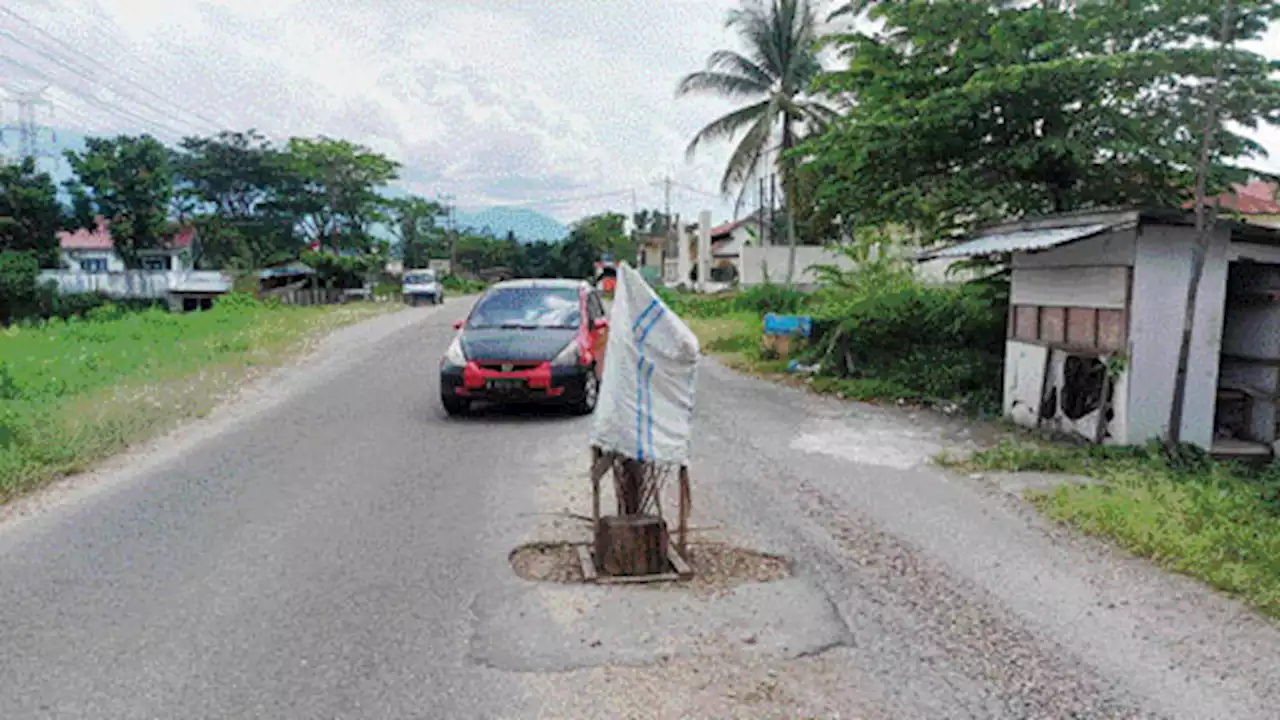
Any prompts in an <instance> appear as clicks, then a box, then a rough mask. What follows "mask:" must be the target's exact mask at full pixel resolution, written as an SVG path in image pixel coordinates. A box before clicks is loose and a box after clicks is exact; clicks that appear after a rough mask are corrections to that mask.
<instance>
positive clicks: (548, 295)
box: [467, 287, 582, 329]
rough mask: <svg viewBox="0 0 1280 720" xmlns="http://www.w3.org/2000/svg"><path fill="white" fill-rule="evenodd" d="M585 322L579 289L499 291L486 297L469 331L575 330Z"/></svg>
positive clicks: (468, 323)
mask: <svg viewBox="0 0 1280 720" xmlns="http://www.w3.org/2000/svg"><path fill="white" fill-rule="evenodd" d="M580 322H582V310H581V308H580V307H579V303H578V290H577V288H539V287H523V288H500V289H497V290H494V291H493V292H491V293H489V294H488V295H486V296H485V297H484V298H483V299H482V300H481V301H480V302H479V303H477V304H476V309H475V310H474V311H472V313H471V319H470V320H469V321H468V322H467V327H470V328H477V329H480V328H521V329H538V328H576V327H578V324H579V323H580Z"/></svg>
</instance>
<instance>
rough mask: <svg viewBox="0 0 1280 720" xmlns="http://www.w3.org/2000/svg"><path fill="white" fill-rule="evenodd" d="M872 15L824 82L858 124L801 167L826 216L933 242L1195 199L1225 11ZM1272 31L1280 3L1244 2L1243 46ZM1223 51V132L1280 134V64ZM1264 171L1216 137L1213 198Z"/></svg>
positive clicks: (1118, 7)
mask: <svg viewBox="0 0 1280 720" xmlns="http://www.w3.org/2000/svg"><path fill="white" fill-rule="evenodd" d="M862 5H872V7H871V9H870V10H869V11H868V12H869V14H870V17H871V19H872V20H874V21H875V23H874V24H877V25H879V26H880V27H879V29H878V30H874V31H872V30H863V31H856V32H853V33H851V34H849V35H845V36H841V37H838V38H834V39H833V44H834V45H835V46H836V47H838V48H839V49H840V50H841V51H842V52H843V53H844V56H845V57H846V58H848V64H847V66H846V67H845V68H843V69H841V70H839V71H837V72H832V73H827V74H825V75H824V76H823V77H821V78H820V79H819V81H818V83H817V87H818V88H819V89H821V90H822V91H825V92H828V93H830V94H832V95H835V96H839V97H841V98H843V99H844V100H846V101H848V102H849V103H850V105H851V108H852V109H851V110H850V111H849V113H848V114H847V116H845V117H844V118H842V119H841V120H840V121H838V122H836V123H834V124H833V125H832V126H831V127H830V128H829V129H828V130H827V131H826V132H824V133H823V134H821V135H819V136H817V137H815V138H812V139H811V140H810V141H808V142H807V143H805V144H804V145H802V146H801V147H799V148H798V149H796V150H795V151H793V153H792V154H791V155H792V157H794V158H797V159H804V160H805V161H807V162H808V163H809V167H808V170H809V171H811V172H812V173H814V175H815V176H816V177H818V178H821V181H820V184H819V187H818V189H817V193H816V201H817V202H818V203H819V204H820V206H822V208H823V210H824V211H825V212H827V213H829V214H830V215H832V216H840V217H841V218H842V219H843V220H844V222H845V223H846V224H847V225H850V226H879V225H885V224H890V223H898V222H901V223H904V224H905V225H906V226H907V227H908V228H909V229H910V230H912V231H914V232H915V233H916V234H918V235H919V236H920V237H922V238H923V239H925V240H926V241H929V240H937V239H942V238H946V237H951V236H953V235H954V234H955V233H956V232H957V231H963V230H965V229H968V228H970V227H972V226H973V225H975V224H979V223H983V222H988V221H992V220H998V219H1005V218H1008V217H1017V216H1023V215H1036V214H1044V213H1051V212H1056V211H1067V210H1076V209H1084V208H1089V207H1099V206H1115V205H1123V204H1150V205H1164V206H1175V207H1176V206H1178V205H1179V204H1181V203H1183V202H1185V201H1188V200H1190V199H1191V196H1190V192H1189V188H1190V187H1191V186H1192V185H1193V184H1194V183H1193V176H1194V169H1195V168H1196V166H1197V160H1198V157H1197V156H1198V152H1199V148H1200V142H1199V139H1200V137H1201V135H1202V125H1203V122H1204V117H1205V99H1204V97H1203V93H1202V91H1201V88H1203V87H1205V86H1207V85H1209V84H1212V78H1213V77H1214V71H1215V66H1216V63H1215V61H1216V59H1217V57H1218V50H1217V47H1218V43H1217V34H1218V33H1217V29H1218V22H1217V20H1218V18H1219V12H1220V9H1221V1H1220V0H1184V1H1180V2H1156V3H1116V2H1103V1H1101V0H1093V1H1081V2H1077V3H1074V4H1073V6H1072V7H1066V6H1065V5H1066V4H1065V3H1057V2H1042V3H1024V2H1012V1H1003V2H992V3H972V2H958V1H951V2H926V1H925V0H907V1H904V2H894V3H862ZM858 9H861V8H855V10H858ZM1276 17H1280V5H1277V4H1276V3H1274V2H1265V1H1264V0H1251V1H1246V2H1242V3H1240V6H1239V8H1238V10H1237V12H1236V13H1235V19H1234V20H1233V26H1234V27H1233V32H1232V37H1234V38H1236V39H1238V40H1253V39H1257V38H1259V37H1261V34H1262V33H1263V32H1264V31H1265V29H1266V27H1267V25H1268V23H1269V22H1270V21H1271V20H1273V19H1275V18H1276ZM1224 52H1225V57H1226V62H1225V69H1224V73H1223V81H1222V83H1221V84H1220V88H1221V97H1220V100H1221V109H1222V119H1223V120H1224V121H1226V123H1225V126H1232V125H1234V126H1236V127H1256V126H1257V125H1259V124H1260V123H1266V122H1276V121H1277V120H1278V119H1280V82H1278V81H1277V79H1276V69H1277V65H1276V64H1275V63H1273V62H1269V61H1267V60H1266V59H1265V58H1263V57H1261V56H1259V55H1258V54H1256V53H1252V52H1249V51H1247V50H1245V49H1242V48H1241V47H1240V46H1238V45H1235V46H1232V47H1230V48H1227V49H1226V50H1225V51H1224ZM1263 154H1265V153H1264V152H1263V150H1262V148H1261V147H1260V146H1258V145H1257V144H1256V143H1254V142H1253V141H1251V140H1248V139H1247V138H1245V137H1243V136H1242V135H1240V134H1238V133H1235V132H1232V131H1230V130H1226V129H1219V131H1218V133H1217V138H1216V141H1215V142H1214V143H1213V151H1212V154H1211V155H1212V156H1211V158H1210V160H1209V163H1208V166H1209V171H1208V173H1207V178H1208V185H1209V188H1210V190H1211V193H1210V194H1213V193H1215V192H1218V191H1221V190H1222V189H1225V188H1226V187H1227V186H1228V185H1229V183H1231V182H1238V181H1242V180H1244V179H1246V176H1247V175H1248V172H1247V171H1245V170H1242V169H1241V168H1240V167H1238V166H1237V165H1235V164H1234V163H1233V162H1232V159H1233V158H1249V157H1257V156H1260V155H1263Z"/></svg>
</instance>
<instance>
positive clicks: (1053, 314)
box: [1040, 307, 1067, 343]
mask: <svg viewBox="0 0 1280 720" xmlns="http://www.w3.org/2000/svg"><path fill="white" fill-rule="evenodd" d="M1066 340H1067V309H1066V308H1060V307H1042V308H1040V342H1047V343H1063V342H1066Z"/></svg>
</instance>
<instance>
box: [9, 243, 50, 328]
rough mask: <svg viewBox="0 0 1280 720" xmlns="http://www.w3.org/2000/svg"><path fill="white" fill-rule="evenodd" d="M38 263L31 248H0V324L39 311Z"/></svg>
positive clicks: (40, 294)
mask: <svg viewBox="0 0 1280 720" xmlns="http://www.w3.org/2000/svg"><path fill="white" fill-rule="evenodd" d="M39 278H40V262H39V260H37V254H36V253H35V252H33V251H18V250H0V324H3V325H8V324H9V323H11V322H13V321H14V320H16V319H21V318H24V317H29V316H32V315H35V314H36V313H37V312H38V307H39V303H40V299H41V297H43V295H42V293H41V289H40V284H39Z"/></svg>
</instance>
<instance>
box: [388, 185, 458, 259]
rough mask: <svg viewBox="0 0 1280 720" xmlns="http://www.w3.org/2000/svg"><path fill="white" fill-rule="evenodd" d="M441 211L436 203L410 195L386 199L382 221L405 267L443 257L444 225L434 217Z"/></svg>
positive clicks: (446, 251) (440, 214)
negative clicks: (396, 243) (394, 241)
mask: <svg viewBox="0 0 1280 720" xmlns="http://www.w3.org/2000/svg"><path fill="white" fill-rule="evenodd" d="M443 215H444V207H442V206H441V205H440V203H437V202H434V201H431V200H427V199H425V198H421V197H417V196H412V197H407V198H397V199H394V200H389V201H387V204H386V223H387V227H388V228H390V230H391V234H392V235H394V236H395V238H396V241H397V242H398V243H399V245H400V257H401V259H402V260H404V266H405V267H406V268H420V267H426V266H427V264H428V263H427V261H428V260H430V259H432V258H443V257H447V256H448V253H449V248H448V247H447V244H446V242H445V235H444V229H443V228H441V227H440V226H439V225H437V224H436V220H437V219H438V218H440V217H441V216H443Z"/></svg>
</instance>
